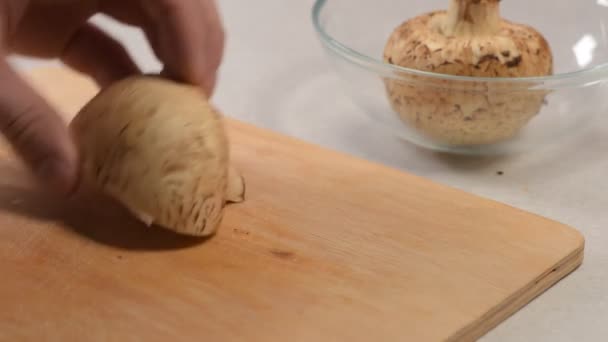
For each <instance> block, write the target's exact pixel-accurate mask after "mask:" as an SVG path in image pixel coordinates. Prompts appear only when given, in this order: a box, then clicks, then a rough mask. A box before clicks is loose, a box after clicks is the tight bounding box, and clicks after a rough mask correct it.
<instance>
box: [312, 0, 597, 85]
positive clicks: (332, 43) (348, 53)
mask: <svg viewBox="0 0 608 342" xmlns="http://www.w3.org/2000/svg"><path fill="white" fill-rule="evenodd" d="M328 1H329V0H315V2H314V4H313V6H312V11H311V15H312V22H313V26H314V29H315V31H316V32H317V34H318V36H319V37H321V42H322V43H323V44H324V45H325V46H327V47H328V48H330V49H331V50H332V51H333V52H335V53H337V54H338V55H340V56H342V57H343V58H345V59H347V60H349V61H350V62H352V63H354V64H358V65H360V66H363V67H366V68H368V67H374V68H376V69H379V70H382V71H386V72H388V73H390V74H395V73H398V74H399V75H403V74H405V75H408V76H424V77H427V78H435V79H440V80H447V81H459V82H480V81H483V82H487V83H503V82H508V83H528V84H529V83H536V84H538V83H543V84H544V83H555V82H559V83H562V82H566V83H570V82H572V83H576V84H578V83H585V84H589V83H597V82H601V81H603V80H608V62H605V63H602V64H598V65H595V66H593V67H590V68H583V69H580V70H576V71H571V72H565V73H559V74H552V75H548V76H528V77H488V76H486V77H480V76H459V75H450V74H441V73H436V72H431V71H423V70H418V69H412V68H407V67H402V66H399V65H394V64H388V63H386V62H384V61H382V60H380V59H377V58H374V57H372V56H369V55H366V54H364V53H361V52H359V51H357V50H355V49H353V48H351V47H349V46H347V45H345V44H343V43H341V42H340V41H338V40H337V39H335V38H334V37H332V36H331V35H330V34H329V33H328V32H327V31H325V29H324V28H323V25H322V23H321V13H322V11H323V8H324V7H325V4H326V3H327V2H328ZM604 74H606V75H604Z"/></svg>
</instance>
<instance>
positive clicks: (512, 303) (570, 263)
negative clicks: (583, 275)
mask: <svg viewBox="0 0 608 342" xmlns="http://www.w3.org/2000/svg"><path fill="white" fill-rule="evenodd" d="M584 247H585V246H584V243H583V244H582V245H581V246H580V247H579V248H577V249H575V250H574V251H572V253H571V254H569V255H568V256H566V257H565V258H563V259H562V260H560V261H559V262H557V263H556V264H555V265H554V266H553V267H552V268H551V269H550V270H548V271H547V272H546V273H545V274H542V275H541V276H539V277H538V278H537V279H535V280H534V281H532V282H530V283H529V284H528V285H527V286H525V287H524V288H522V289H521V290H520V291H519V292H516V293H513V294H511V296H509V297H508V298H507V299H506V300H504V301H503V302H501V303H499V304H498V305H497V306H495V307H494V308H493V309H492V310H490V311H488V312H487V313H486V314H485V315H483V316H481V317H479V318H478V319H476V320H475V321H474V322H472V323H471V324H470V325H468V326H466V327H463V328H462V329H460V330H459V331H458V332H456V333H455V334H454V335H452V336H451V337H450V338H449V339H448V342H452V341H459V342H461V341H476V340H477V339H479V338H481V337H483V336H484V335H486V334H487V333H488V332H490V331H492V330H493V329H494V328H496V327H497V326H499V325H501V324H503V323H504V322H505V321H506V320H507V319H508V318H509V317H511V316H512V315H514V314H515V313H517V312H519V311H520V310H521V309H522V308H524V307H525V306H527V305H529V304H531V303H532V302H533V301H534V300H535V299H536V298H538V297H540V295H542V294H543V293H544V292H546V291H549V290H550V289H551V288H552V287H553V286H555V285H556V284H557V283H559V282H560V281H561V280H562V279H564V278H566V277H567V276H568V275H570V274H571V273H573V272H575V271H576V270H577V269H578V268H579V267H580V266H581V265H582V264H583V260H584Z"/></svg>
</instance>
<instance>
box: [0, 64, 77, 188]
mask: <svg viewBox="0 0 608 342" xmlns="http://www.w3.org/2000/svg"><path fill="white" fill-rule="evenodd" d="M0 89H3V91H2V92H0V132H1V133H2V134H4V136H5V137H6V138H7V139H8V141H9V142H10V143H11V145H12V146H13V147H14V148H15V150H16V151H17V153H18V154H19V155H20V156H21V157H22V158H23V160H24V161H25V162H26V163H27V164H28V166H29V167H30V168H31V169H32V170H33V171H34V173H35V174H36V176H37V178H38V179H40V180H41V181H43V182H44V183H45V185H47V186H50V187H51V188H53V189H55V190H57V191H59V192H61V193H65V194H67V193H70V192H72V191H73V189H74V188H75V186H76V181H77V173H78V172H77V170H78V168H77V153H76V148H75V146H74V144H73V143H72V140H71V139H70V137H69V135H68V131H67V128H66V126H65V124H64V122H63V121H62V119H61V118H60V117H59V116H58V115H57V114H56V113H55V112H54V111H53V109H52V108H51V107H50V106H49V105H48V104H47V103H46V102H45V101H44V100H43V99H42V98H41V97H40V96H39V95H37V94H36V93H35V92H34V91H33V89H31V88H30V87H29V86H28V85H27V83H26V82H24V81H23V80H22V79H21V78H20V77H19V75H18V74H16V73H15V72H14V71H13V70H12V69H11V68H10V66H9V65H8V64H7V63H6V62H5V61H2V62H0Z"/></svg>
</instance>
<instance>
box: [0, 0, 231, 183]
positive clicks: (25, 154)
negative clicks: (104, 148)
mask: <svg viewBox="0 0 608 342" xmlns="http://www.w3.org/2000/svg"><path fill="white" fill-rule="evenodd" d="M96 13H104V14H107V15H109V16H111V17H113V18H115V19H117V20H118V21H120V22H122V23H125V24H128V25H135V26H137V27H140V28H141V29H142V30H143V31H144V33H145V35H146V38H147V39H148V41H149V43H150V46H151V47H152V50H153V51H154V53H155V54H156V56H157V58H158V59H159V60H160V61H161V62H162V63H163V67H164V68H163V71H162V73H161V74H162V75H163V76H166V77H169V78H172V79H175V80H178V81H181V82H186V83H191V84H194V85H198V86H200V87H201V89H202V91H204V92H205V93H206V94H207V95H209V96H210V95H211V93H212V91H213V88H214V86H215V81H216V72H217V69H218V68H219V65H220V63H221V60H222V57H223V48H224V32H223V27H222V23H221V19H220V17H219V13H218V10H217V6H216V4H215V0H129V1H124V0H0V51H2V52H3V56H4V57H5V56H6V55H8V54H10V53H19V54H23V55H28V56H34V57H41V58H60V59H61V60H62V61H63V62H64V63H65V64H67V65H68V66H70V67H72V68H74V69H75V70H78V71H80V72H84V73H86V74H88V75H90V76H91V77H92V78H93V79H95V81H96V82H97V83H98V84H99V85H100V86H101V87H103V86H105V85H107V84H109V83H110V82H112V81H115V80H118V79H120V78H123V77H126V76H129V75H133V74H136V73H140V70H139V69H138V68H137V66H136V65H135V63H134V62H133V61H132V60H131V58H130V56H129V55H128V53H127V52H126V50H125V48H124V47H123V46H122V45H121V44H120V43H119V42H117V41H116V40H114V39H113V38H111V37H110V36H108V35H106V34H105V33H104V32H102V31H101V30H100V29H99V28H97V27H96V26H95V25H94V24H92V23H90V22H88V19H89V18H90V17H91V16H93V15H94V14H96ZM0 89H2V91H1V92H0V132H2V134H4V136H5V137H6V138H7V139H8V141H9V142H10V143H11V145H12V146H13V147H14V148H15V150H16V151H17V153H18V154H19V155H20V156H21V157H22V158H23V160H24V161H25V162H26V164H28V166H29V167H30V168H31V170H32V171H33V172H34V173H35V175H36V176H37V177H38V178H39V179H40V180H41V181H42V182H45V183H47V185H49V186H50V187H51V188H53V189H55V190H57V191H60V192H62V193H66V194H67V193H70V192H71V191H72V190H74V188H75V186H76V184H77V178H78V166H77V160H78V155H77V150H76V147H75V146H74V143H73V141H72V140H71V139H70V136H69V134H68V130H67V127H65V124H64V123H63V121H62V120H61V118H60V116H59V115H58V114H57V113H56V112H54V110H53V109H52V108H51V106H50V105H49V104H48V103H47V102H46V101H45V100H44V98H42V97H41V96H40V95H39V94H37V93H36V92H35V91H34V90H33V89H32V88H30V87H29V86H28V84H27V83H26V82H24V80H22V79H21V78H20V77H19V75H18V74H17V73H16V72H15V71H14V70H12V69H11V67H10V66H9V65H8V63H7V62H6V60H4V59H3V60H2V61H1V62H0Z"/></svg>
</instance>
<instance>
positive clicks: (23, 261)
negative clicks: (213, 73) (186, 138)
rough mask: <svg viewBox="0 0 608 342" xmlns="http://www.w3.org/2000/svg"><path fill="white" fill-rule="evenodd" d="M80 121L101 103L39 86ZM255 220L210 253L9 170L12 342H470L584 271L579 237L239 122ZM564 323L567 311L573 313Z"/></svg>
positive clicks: (7, 164)
mask: <svg viewBox="0 0 608 342" xmlns="http://www.w3.org/2000/svg"><path fill="white" fill-rule="evenodd" d="M30 79H31V81H32V83H33V84H35V85H36V87H38V88H39V89H41V90H43V92H44V93H45V94H47V95H48V96H49V98H50V99H51V101H52V102H53V103H54V104H56V106H57V107H58V108H61V109H62V110H63V111H64V113H66V115H67V116H66V118H69V116H70V115H73V113H75V112H76V111H77V110H78V108H80V106H81V105H82V104H83V103H84V102H85V101H86V100H87V99H88V98H89V96H91V95H92V94H93V93H94V91H95V88H94V87H93V86H92V84H90V83H89V81H88V80H85V79H83V78H80V77H78V76H77V75H74V74H71V73H67V72H65V71H61V70H57V69H47V70H40V71H37V72H35V73H32V74H31V75H30ZM229 133H230V136H231V139H232V144H233V147H232V148H233V157H234V160H235V164H236V165H237V166H238V167H239V168H240V169H241V170H242V171H243V173H244V175H245V176H246V179H247V200H246V202H245V203H242V204H239V205H233V206H230V207H228V209H227V213H226V218H225V220H224V223H223V225H222V227H221V228H220V231H219V233H218V235H216V236H215V237H213V238H212V239H209V240H206V241H198V240H193V239H189V238H185V237H179V236H176V235H173V234H171V233H167V232H164V231H161V230H158V229H148V228H144V227H143V226H142V225H140V224H138V223H137V222H136V221H135V220H133V219H132V218H130V216H128V215H127V214H126V213H125V212H124V211H123V210H120V208H118V207H116V206H113V205H111V204H105V202H95V201H94V200H92V199H88V200H86V199H77V200H72V201H60V200H58V199H56V198H50V197H49V196H48V195H44V194H42V193H41V192H40V191H38V190H37V189H36V188H35V187H34V186H32V185H31V183H30V182H29V181H28V180H27V178H26V177H25V173H24V172H23V170H22V169H21V168H20V167H19V166H18V164H17V163H16V162H15V161H14V160H13V158H12V157H11V156H10V154H7V153H5V154H4V156H3V159H2V160H1V161H0V209H1V211H0V272H1V274H2V280H1V281H0V303H2V306H1V309H0V340H2V341H4V340H7V341H24V340H25V341H42V340H44V341H140V340H141V341H370V340H373V339H378V340H380V341H443V340H459V341H460V340H472V339H475V338H477V337H479V336H481V335H483V334H484V333H485V332H487V331H488V330H489V329H491V328H492V327H494V326H495V325H496V324H499V323H500V322H501V321H502V320H504V319H505V318H506V317H508V316H509V315H510V314H512V313H513V312H515V311H516V310H517V309H519V308H520V307H521V306H523V305H525V304H527V303H528V302H529V301H530V300H532V298H533V297H535V296H536V295H538V294H539V293H541V292H542V291H543V290H545V289H546V288H548V287H550V286H551V285H552V284H554V283H555V282H556V281H558V280H559V279H560V278H562V277H563V276H565V275H566V274H568V273H570V272H571V271H572V270H573V269H575V268H576V266H578V265H579V264H580V263H581V261H582V256H583V245H584V241H583V238H582V236H581V235H580V234H579V233H578V232H577V231H576V230H574V229H572V228H570V227H567V226H564V225H562V224H559V223H556V222H553V221H551V220H548V219H545V218H542V217H538V216H535V215H532V214H529V213H526V212H523V211H520V210H516V209H513V208H511V207H508V206H505V205H502V204H499V203H495V202H493V201H489V200H485V199H481V198H478V197H476V196H473V195H469V194H466V193H463V192H461V191H458V190H454V189H451V188H448V187H445V186H442V185H437V184H434V183H431V182H429V181H427V180H425V179H421V178H419V177H415V176H412V175H409V174H406V173H402V172H399V171H396V170H392V169H389V168H386V167H383V166H380V165H376V164H371V163H368V162H365V161H361V160H358V159H355V158H352V157H349V156H345V155H341V154H338V153H336V152H332V151H328V150H325V149H322V148H319V147H316V146H312V145H309V144H307V143H304V142H301V141H297V140H294V139H291V138H288V137H284V136H281V135H278V134H275V133H271V132H268V131H265V130H261V129H258V128H255V127H252V126H250V125H247V124H244V123H240V122H237V121H233V120H229ZM563 305H564V306H568V305H569V303H567V302H564V303H563Z"/></svg>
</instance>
